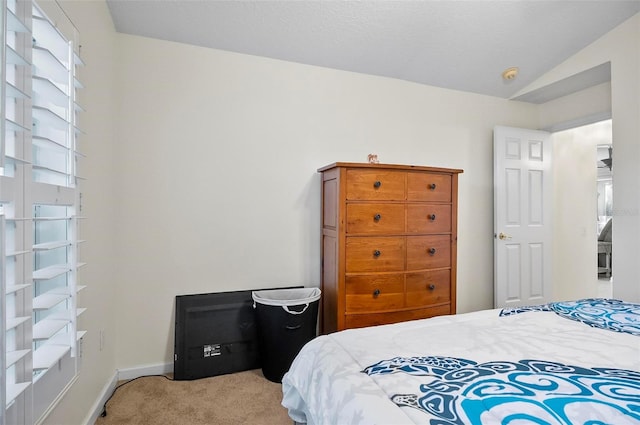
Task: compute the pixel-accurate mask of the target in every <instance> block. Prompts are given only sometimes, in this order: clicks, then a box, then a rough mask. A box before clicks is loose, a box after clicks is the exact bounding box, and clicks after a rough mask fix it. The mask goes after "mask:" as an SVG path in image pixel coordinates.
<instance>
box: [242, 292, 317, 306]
mask: <svg viewBox="0 0 640 425" xmlns="http://www.w3.org/2000/svg"><path fill="white" fill-rule="evenodd" d="M320 294H321V292H320V288H291V289H268V290H264V291H253V292H252V293H251V296H252V297H253V301H254V302H257V303H260V304H264V305H276V306H289V305H301V304H309V303H312V302H314V301H318V300H319V299H320Z"/></svg>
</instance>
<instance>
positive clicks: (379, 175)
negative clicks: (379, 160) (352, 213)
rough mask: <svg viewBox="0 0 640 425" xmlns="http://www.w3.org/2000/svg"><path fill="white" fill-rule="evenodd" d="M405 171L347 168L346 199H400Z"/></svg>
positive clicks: (401, 197) (403, 196)
mask: <svg viewBox="0 0 640 425" xmlns="http://www.w3.org/2000/svg"><path fill="white" fill-rule="evenodd" d="M405 179H406V173H403V172H400V171H388V170H347V200H350V201H353V200H362V201H402V200H404V199H405V190H404V189H405Z"/></svg>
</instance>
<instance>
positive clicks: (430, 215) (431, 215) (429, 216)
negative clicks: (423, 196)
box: [427, 214, 436, 221]
mask: <svg viewBox="0 0 640 425" xmlns="http://www.w3.org/2000/svg"><path fill="white" fill-rule="evenodd" d="M427 218H428V219H429V220H431V221H435V220H436V215H435V214H429V215H428V216H427Z"/></svg>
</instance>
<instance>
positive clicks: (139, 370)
mask: <svg viewBox="0 0 640 425" xmlns="http://www.w3.org/2000/svg"><path fill="white" fill-rule="evenodd" d="M167 373H173V363H161V364H156V365H147V366H141V367H131V368H127V369H118V370H116V371H115V372H114V374H113V378H111V381H109V382H107V383H106V384H105V386H104V388H103V389H102V392H101V393H100V398H99V399H98V400H97V401H96V402H95V403H94V405H93V406H92V408H91V411H90V413H89V415H88V416H87V418H86V419H85V421H84V423H85V425H93V424H95V423H96V421H97V420H98V417H99V416H100V415H101V414H102V411H103V409H104V404H105V403H106V402H107V400H109V398H110V397H111V396H112V395H113V392H114V391H115V390H116V387H117V386H118V381H123V380H129V379H135V378H139V377H141V376H145V375H164V374H167Z"/></svg>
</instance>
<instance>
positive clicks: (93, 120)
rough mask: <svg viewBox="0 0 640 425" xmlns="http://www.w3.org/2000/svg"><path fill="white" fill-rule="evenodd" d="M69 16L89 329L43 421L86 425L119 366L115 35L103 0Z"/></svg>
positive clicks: (81, 4) (68, 4)
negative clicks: (74, 372)
mask: <svg viewBox="0 0 640 425" xmlns="http://www.w3.org/2000/svg"><path fill="white" fill-rule="evenodd" d="M38 3H39V4H41V5H43V6H44V8H45V11H46V12H47V13H48V14H50V16H51V18H52V19H55V18H56V13H60V11H59V10H58V11H56V7H55V4H54V3H53V2H51V1H44V2H40V1H39V2H38ZM61 4H62V6H63V7H64V10H65V13H67V14H68V15H69V17H70V18H71V20H72V21H73V22H74V23H75V25H76V27H77V28H78V29H79V30H80V33H81V43H82V49H81V50H82V58H83V59H84V61H85V62H86V67H84V68H83V69H82V70H81V79H82V81H83V82H84V83H85V86H86V88H85V89H84V90H82V91H81V93H80V102H81V104H82V106H84V107H85V109H86V112H85V113H83V114H82V116H81V118H80V123H81V126H82V128H83V130H85V131H86V132H87V136H86V137H84V138H83V139H82V140H83V141H82V142H81V143H82V147H83V151H84V152H85V153H86V154H87V158H86V159H84V160H83V162H82V164H81V169H80V173H81V174H82V175H83V176H86V177H87V180H86V182H84V189H83V195H84V196H83V211H82V214H83V215H85V216H87V217H88V219H87V220H84V221H83V222H82V237H83V238H85V239H87V240H88V242H86V243H85V244H83V245H82V247H81V250H80V252H81V260H82V261H86V262H87V263H88V264H87V266H85V267H83V268H82V269H81V271H80V279H81V282H82V283H83V284H86V285H87V289H85V290H83V291H82V292H80V294H79V298H80V299H79V305H80V306H83V307H87V308H88V309H87V311H86V312H85V313H84V314H83V315H82V316H80V319H79V329H84V330H87V331H88V332H87V334H86V336H85V338H84V344H83V360H82V371H81V372H80V376H79V379H78V381H76V383H75V384H74V385H73V386H72V387H71V389H70V390H69V392H68V393H67V394H66V395H65V396H64V398H63V399H62V400H61V402H60V404H59V405H58V406H57V408H56V409H55V410H53V412H52V413H51V415H50V416H49V417H48V418H47V419H46V421H45V423H48V424H81V423H85V421H86V419H85V418H86V417H87V415H89V414H90V410H91V406H92V405H93V404H94V403H95V402H96V400H97V398H98V397H99V395H100V393H101V392H102V390H103V388H104V386H105V385H106V384H107V383H108V382H109V381H110V380H111V379H112V378H113V376H114V374H115V369H116V355H115V352H116V348H115V347H116V327H115V315H116V314H118V311H117V298H116V293H115V285H114V272H113V270H114V268H115V266H116V263H115V262H114V247H115V245H114V241H115V239H114V232H113V228H114V227H115V221H114V219H113V214H112V211H113V210H114V208H115V207H116V206H117V201H116V194H115V192H114V187H115V186H114V181H113V172H114V169H115V168H116V167H115V164H116V163H115V159H114V137H113V136H114V127H115V122H116V121H115V118H114V111H113V106H114V104H115V102H114V99H113V96H114V84H113V79H114V72H113V66H114V65H115V64H116V62H115V60H114V52H115V47H116V46H115V31H114V28H113V23H112V21H111V16H110V14H109V11H108V10H107V6H106V4H105V3H104V2H103V1H64V2H61ZM102 330H104V331H105V340H104V342H105V344H104V347H103V349H102V350H101V349H100V341H99V335H100V331H102Z"/></svg>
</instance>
